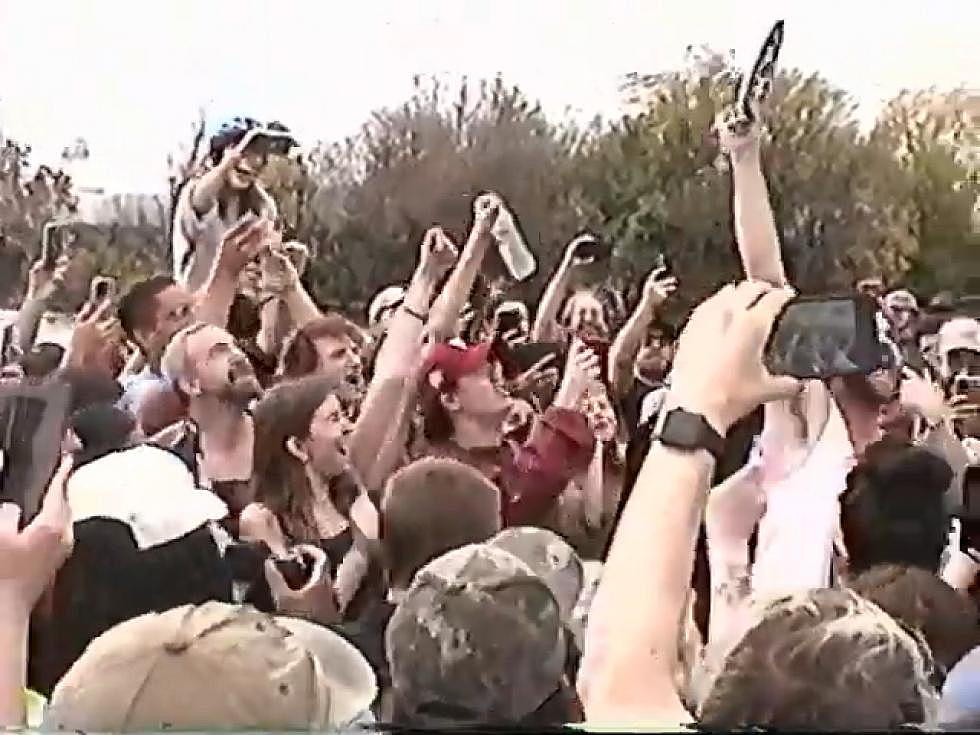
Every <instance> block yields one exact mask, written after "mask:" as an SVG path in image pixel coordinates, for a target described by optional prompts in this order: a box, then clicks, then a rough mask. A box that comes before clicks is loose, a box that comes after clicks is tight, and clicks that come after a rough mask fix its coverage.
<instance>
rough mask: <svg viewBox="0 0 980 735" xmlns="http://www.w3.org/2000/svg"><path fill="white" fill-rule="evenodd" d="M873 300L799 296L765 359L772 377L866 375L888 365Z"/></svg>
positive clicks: (785, 312) (773, 337) (777, 329)
mask: <svg viewBox="0 0 980 735" xmlns="http://www.w3.org/2000/svg"><path fill="white" fill-rule="evenodd" d="M890 356H891V350H890V349H889V348H888V346H887V345H886V344H885V343H884V342H883V341H882V339H881V335H880V331H879V327H878V319H877V306H876V305H875V303H874V301H872V300H870V299H868V298H866V297H863V296H829V297H827V296H800V297H797V298H795V299H793V300H792V301H790V302H789V304H788V305H787V306H786V308H785V309H784V310H783V313H782V314H781V315H780V317H779V319H778V320H777V322H776V325H775V327H774V329H773V331H772V335H771V336H770V338H769V342H768V344H767V345H766V350H765V363H766V367H768V368H769V371H770V372H771V373H773V374H774V375H791V376H793V377H795V378H801V379H816V380H825V379H827V378H832V377H835V376H839V375H868V374H870V373H872V372H874V371H875V370H877V369H879V368H881V367H885V366H887V365H888V364H889V361H890V360H889V358H890Z"/></svg>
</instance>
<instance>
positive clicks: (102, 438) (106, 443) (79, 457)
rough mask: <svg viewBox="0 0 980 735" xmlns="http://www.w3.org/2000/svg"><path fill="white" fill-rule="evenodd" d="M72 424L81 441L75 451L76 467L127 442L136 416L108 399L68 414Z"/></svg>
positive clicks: (134, 424)
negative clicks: (70, 415) (79, 448)
mask: <svg viewBox="0 0 980 735" xmlns="http://www.w3.org/2000/svg"><path fill="white" fill-rule="evenodd" d="M71 428H72V430H73V431H74V432H75V435H76V436H77V437H78V439H79V441H80V442H81V444H82V449H81V451H79V452H77V453H76V454H75V467H76V468H77V467H80V466H81V465H83V464H85V463H87V462H92V461H94V460H96V459H98V458H99V457H103V456H105V455H107V454H109V453H110V452H114V451H116V450H118V449H124V448H125V447H127V446H129V444H130V439H131V437H132V434H133V430H134V429H135V428H136V420H135V419H134V418H133V416H132V415H131V414H130V413H129V412H128V411H124V410H122V409H121V408H116V407H115V406H113V405H111V404H108V403H99V404H95V405H93V406H89V407H88V408H83V409H82V410H81V411H78V412H76V413H75V414H74V415H73V416H72V417H71Z"/></svg>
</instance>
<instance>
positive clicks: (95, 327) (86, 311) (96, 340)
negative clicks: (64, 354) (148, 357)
mask: <svg viewBox="0 0 980 735" xmlns="http://www.w3.org/2000/svg"><path fill="white" fill-rule="evenodd" d="M125 339H126V337H125V334H124V333H123V330H122V326H121V325H120V324H119V319H118V317H117V316H116V313H115V305H114V304H113V303H112V301H111V300H109V299H107V300H105V301H103V302H101V303H92V302H87V303H86V304H85V305H84V306H83V307H82V309H81V311H79V312H78V315H77V316H76V318H75V326H74V329H72V333H71V341H70V342H69V345H68V362H69V364H70V365H74V366H77V367H86V368H92V369H95V370H99V371H101V372H104V373H106V374H108V375H111V376H113V377H115V374H116V370H117V368H118V363H119V358H120V353H121V350H122V348H123V344H124V343H125Z"/></svg>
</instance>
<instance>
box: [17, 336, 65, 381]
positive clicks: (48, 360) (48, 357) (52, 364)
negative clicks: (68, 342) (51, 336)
mask: <svg viewBox="0 0 980 735" xmlns="http://www.w3.org/2000/svg"><path fill="white" fill-rule="evenodd" d="M64 357H65V348H64V347H62V346H61V345H57V344H54V343H53V342H41V343H39V344H36V345H34V348H33V349H32V350H31V351H30V352H25V353H24V355H23V356H22V357H21V358H20V366H21V368H22V369H23V371H24V377H25V378H45V377H47V376H48V375H50V374H51V373H53V372H54V371H55V370H57V369H58V366H59V365H61V361H62V360H63V359H64Z"/></svg>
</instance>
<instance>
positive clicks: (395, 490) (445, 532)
mask: <svg viewBox="0 0 980 735" xmlns="http://www.w3.org/2000/svg"><path fill="white" fill-rule="evenodd" d="M499 531H500V492H499V491H498V490H497V488H496V487H495V486H494V485H493V484H492V483H491V482H490V481H489V480H488V479H487V478H486V477H484V476H483V474H482V473H480V472H479V471H478V470H475V469H473V468H472V467H470V466H468V465H465V464H462V463H461V462H457V461H455V460H452V459H436V458H433V457H427V458H425V459H420V460H418V461H416V462H413V463H412V464H410V465H408V466H407V467H403V468H402V469H400V470H399V471H398V472H396V473H395V474H394V475H392V476H391V478H390V479H389V480H388V483H387V485H386V486H385V489H384V498H383V500H382V502H381V513H380V536H381V549H382V556H383V557H384V562H385V567H386V569H387V571H388V574H389V581H390V584H391V585H392V586H393V587H407V586H408V584H409V583H410V582H411V580H412V577H413V576H414V575H415V573H416V572H417V571H418V570H419V569H421V568H422V567H424V566H425V565H426V564H428V563H429V562H430V561H432V560H433V559H435V558H436V557H438V556H441V555H442V554H444V553H446V552H447V551H451V550H452V549H456V548H459V547H461V546H466V545H467V544H475V543H482V542H484V541H486V540H488V539H490V538H492V537H493V536H494V535H495V534H497V533H498V532H499Z"/></svg>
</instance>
